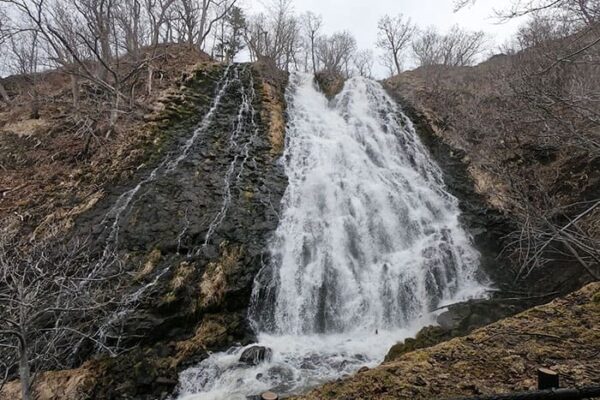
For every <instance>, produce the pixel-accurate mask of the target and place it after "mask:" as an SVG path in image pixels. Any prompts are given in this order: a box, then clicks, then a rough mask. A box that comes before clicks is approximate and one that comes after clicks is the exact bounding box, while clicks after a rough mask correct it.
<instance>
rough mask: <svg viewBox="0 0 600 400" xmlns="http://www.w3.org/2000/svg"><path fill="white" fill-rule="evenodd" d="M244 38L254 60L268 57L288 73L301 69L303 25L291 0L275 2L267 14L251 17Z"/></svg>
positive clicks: (277, 0)
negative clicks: (291, 70)
mask: <svg viewBox="0 0 600 400" xmlns="http://www.w3.org/2000/svg"><path fill="white" fill-rule="evenodd" d="M244 36H245V39H246V44H247V45H248V48H249V50H250V54H251V56H252V58H253V59H254V60H257V59H261V58H263V59H264V58H266V59H268V60H270V61H271V62H273V63H274V64H275V65H276V66H277V67H279V68H280V69H283V70H286V71H289V70H290V69H292V68H294V67H296V66H298V64H299V63H298V59H297V56H298V54H299V53H300V50H301V45H302V43H301V22H300V20H299V18H298V17H297V16H296V15H295V14H294V10H293V7H292V1H291V0H273V2H272V3H271V4H270V6H269V7H268V8H267V12H266V14H258V15H255V16H253V17H251V18H250V21H249V23H248V25H247V28H246V32H245V35H244Z"/></svg>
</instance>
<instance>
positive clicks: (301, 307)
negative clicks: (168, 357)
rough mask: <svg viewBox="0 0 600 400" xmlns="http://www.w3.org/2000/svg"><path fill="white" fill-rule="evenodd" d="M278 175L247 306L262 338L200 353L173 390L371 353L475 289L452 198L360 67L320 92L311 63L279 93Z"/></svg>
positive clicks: (347, 365) (271, 377) (330, 376)
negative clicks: (335, 90)
mask: <svg viewBox="0 0 600 400" xmlns="http://www.w3.org/2000/svg"><path fill="white" fill-rule="evenodd" d="M286 97H287V99H286V100H287V103H288V126H287V131H286V150H285V153H284V155H283V159H282V162H283V163H284V165H285V170H286V174H287V176H288V179H289V186H288V188H287V190H286V193H285V195H284V198H283V200H282V207H281V210H282V211H281V219H280V223H279V226H278V228H277V231H276V232H275V234H274V236H273V238H272V240H271V243H270V254H271V259H270V260H269V262H267V263H266V264H265V265H264V267H263V268H262V270H261V272H260V273H259V274H258V276H257V277H256V280H255V283H254V289H253V295H252V300H251V305H250V309H249V315H248V318H249V320H250V321H251V323H252V324H253V327H254V329H255V331H256V332H257V336H258V343H257V344H255V345H253V346H264V347H266V348H268V349H270V352H267V356H266V359H265V360H264V361H263V362H260V363H258V365H248V364H247V363H246V364H245V363H243V362H240V356H241V354H242V353H243V352H244V351H245V350H247V349H248V348H249V347H251V346H246V347H233V348H231V349H229V350H228V351H227V352H222V353H215V354H212V355H211V356H210V357H209V358H208V359H206V360H204V361H203V362H201V363H200V364H198V365H196V366H194V367H192V368H189V369H187V370H185V371H183V372H182V373H181V374H180V379H179V385H178V389H177V395H178V396H179V398H180V399H188V400H189V399H215V400H217V399H228V400H231V399H246V397H247V396H251V395H258V394H260V393H262V392H264V391H267V390H272V391H275V392H278V393H281V394H290V393H300V392H302V391H304V390H307V389H308V388H310V387H314V386H316V385H318V384H321V383H324V382H326V381H330V380H334V379H337V378H340V377H343V376H344V375H347V374H351V373H354V372H356V371H357V370H358V369H360V368H361V367H363V366H367V367H373V366H375V365H377V364H379V363H380V362H381V361H382V360H383V358H384V356H385V354H386V353H387V351H388V350H389V348H390V347H391V346H392V345H393V344H395V343H396V342H398V341H401V340H403V339H405V338H406V337H410V336H413V335H414V334H416V332H417V331H418V330H419V329H420V328H422V327H423V326H426V325H428V324H431V323H433V322H434V320H435V316H434V315H433V314H432V313H431V311H430V310H433V309H435V308H437V307H439V306H440V305H443V304H448V303H451V302H455V301H459V300H463V299H467V298H473V297H481V296H482V295H483V293H484V290H485V283H486V282H487V281H486V279H485V277H484V276H483V274H481V273H480V272H479V271H478V268H479V254H478V252H477V251H476V250H475V249H474V248H473V247H472V244H471V242H470V238H469V235H468V234H467V232H466V231H465V230H464V228H463V227H462V226H461V224H460V222H459V215H460V212H459V208H458V202H457V200H456V199H455V198H454V197H453V196H452V195H450V194H449V193H448V192H447V191H446V190H445V187H444V183H443V180H442V173H441V171H440V169H439V167H438V166H437V165H436V164H435V163H434V162H433V160H432V159H431V158H430V156H429V155H428V153H427V151H426V149H425V148H424V146H423V145H422V143H421V142H420V140H419V138H418V135H417V134H416V132H415V130H414V128H413V126H412V123H411V121H410V120H409V119H408V118H406V117H405V116H404V114H403V113H402V111H401V109H400V108H399V107H398V106H397V105H396V104H395V102H394V101H393V100H392V99H391V98H390V97H389V96H388V95H387V94H386V92H385V90H384V89H383V87H382V86H381V85H380V84H379V83H377V82H375V81H372V80H368V79H365V78H352V79H350V80H348V81H347V82H346V84H345V86H344V89H343V91H342V92H341V93H340V94H338V95H337V96H336V97H335V98H334V99H333V100H331V101H330V100H328V99H327V98H326V97H325V96H324V95H323V94H322V93H321V92H320V91H319V90H318V88H317V87H316V85H315V83H314V80H313V78H312V76H310V75H306V74H292V75H291V77H290V84H289V87H288V89H287V93H286Z"/></svg>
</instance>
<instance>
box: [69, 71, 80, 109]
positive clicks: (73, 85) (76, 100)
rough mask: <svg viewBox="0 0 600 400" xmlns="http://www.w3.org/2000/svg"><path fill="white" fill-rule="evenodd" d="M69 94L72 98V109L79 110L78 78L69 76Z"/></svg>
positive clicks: (72, 75)
mask: <svg viewBox="0 0 600 400" xmlns="http://www.w3.org/2000/svg"><path fill="white" fill-rule="evenodd" d="M71 94H72V96H73V108H74V109H76V110H77V109H78V108H79V78H78V77H77V76H76V75H74V74H71Z"/></svg>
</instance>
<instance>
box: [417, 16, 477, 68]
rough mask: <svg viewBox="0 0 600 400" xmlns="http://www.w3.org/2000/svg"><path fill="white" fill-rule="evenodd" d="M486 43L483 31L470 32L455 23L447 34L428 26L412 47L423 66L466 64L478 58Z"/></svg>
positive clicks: (470, 63)
mask: <svg viewBox="0 0 600 400" xmlns="http://www.w3.org/2000/svg"><path fill="white" fill-rule="evenodd" d="M485 44H486V38H485V34H484V33H483V32H468V31H465V30H463V29H461V28H460V27H458V26H456V25H455V26H454V27H452V28H451V29H450V31H449V32H448V33H447V34H445V35H442V34H440V33H439V32H438V31H437V29H435V28H432V27H430V28H427V29H426V30H424V31H422V32H420V34H419V35H418V36H417V38H416V39H415V40H414V41H413V45H412V47H413V52H414V54H415V56H416V58H417V62H418V63H419V65H421V66H428V65H446V66H466V65H472V64H473V63H474V62H475V61H476V60H477V57H478V56H479V55H480V54H481V53H482V52H483V51H484V48H485Z"/></svg>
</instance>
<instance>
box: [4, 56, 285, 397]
mask: <svg viewBox="0 0 600 400" xmlns="http://www.w3.org/2000/svg"><path fill="white" fill-rule="evenodd" d="M280 79H283V78H282V77H281V76H278V77H275V78H272V77H271V78H269V80H268V82H267V80H266V79H263V76H262V75H261V71H260V70H259V69H256V68H254V67H253V66H252V65H250V64H244V65H232V66H229V67H228V66H224V65H220V64H214V63H206V64H203V65H201V66H200V67H199V68H198V69H196V70H195V71H193V72H191V73H187V74H185V75H184V77H183V78H182V80H181V86H180V88H179V90H178V91H177V92H174V93H172V94H171V95H170V96H169V97H168V98H165V99H164V104H165V107H164V108H163V109H162V110H161V111H159V112H157V113H155V114H153V115H151V116H148V118H147V119H148V123H149V124H150V125H151V132H152V134H153V135H154V140H153V143H154V144H153V145H152V147H151V151H148V152H147V153H145V157H144V162H143V163H142V164H141V165H139V167H138V169H137V171H136V172H135V173H134V174H133V176H131V177H130V178H129V179H128V180H126V182H128V183H125V184H122V185H115V186H107V187H106V188H105V192H104V195H103V196H102V198H98V199H95V201H94V202H93V203H91V202H90V206H89V207H86V208H84V209H82V210H81V211H80V212H78V213H73V221H74V224H73V229H72V230H71V234H72V235H76V236H82V237H93V238H94V241H93V248H92V256H93V257H97V258H101V257H106V254H110V255H111V256H114V257H116V258H117V259H118V260H119V262H118V266H119V268H121V270H120V271H119V274H122V275H126V276H130V277H131V279H128V280H127V282H126V283H125V284H123V283H122V282H121V284H120V285H119V287H118V288H117V289H115V290H118V294H117V295H118V296H119V297H121V298H125V299H127V301H125V302H124V303H123V304H122V305H120V308H118V309H115V318H114V319H113V320H112V321H108V324H107V321H97V322H98V323H99V324H107V325H106V326H104V327H103V329H105V330H106V332H108V333H109V335H108V337H109V338H110V337H114V338H116V337H119V336H120V337H121V339H119V340H118V341H115V340H112V341H111V339H108V343H107V345H108V346H109V347H110V346H118V349H119V351H122V350H125V349H127V348H133V350H130V351H126V352H124V353H123V354H122V355H120V356H118V357H115V358H100V359H98V360H92V361H89V362H87V363H85V364H83V365H81V367H79V368H77V369H74V370H71V371H61V372H48V373H45V374H43V377H42V378H41V380H40V381H39V382H40V383H39V385H38V386H37V387H36V389H35V390H36V392H37V394H38V398H40V399H59V398H60V399H82V398H86V399H87V398H102V399H108V398H136V399H138V398H141V399H143V398H153V399H154V398H164V397H165V396H166V394H167V393H169V392H171V391H172V390H173V388H174V386H175V384H176V383H177V372H178V371H179V370H180V369H181V368H184V367H186V366H189V365H191V364H193V363H196V362H199V361H201V360H202V359H204V358H205V357H206V356H207V351H209V350H221V349H225V348H227V347H229V346H231V345H232V344H233V343H234V342H238V343H249V342H250V341H251V340H252V331H251V330H250V329H249V327H248V325H247V323H246V321H245V315H246V307H247V306H248V304H249V300H250V295H251V290H252V283H253V281H254V277H255V275H256V274H257V272H258V271H259V270H260V268H261V267H262V265H263V263H264V262H267V259H268V253H267V248H266V245H267V241H268V239H269V237H270V234H271V232H273V231H274V230H275V228H276V227H277V223H278V207H279V203H280V199H281V197H282V195H283V192H284V191H285V188H286V185H287V181H286V177H285V174H284V172H283V168H282V166H281V165H280V164H279V163H278V158H279V156H280V155H281V152H282V144H283V140H284V138H283V130H282V129H283V121H284V117H283V110H284V104H282V103H279V99H280V98H282V95H281V96H279V95H278V90H279V88H281V87H283V86H284V85H285V83H282V82H280V81H279V80H280ZM265 99H268V102H266V101H265ZM115 265H116V264H115ZM115 322H116V323H115ZM92 347H93V346H92ZM82 348H88V349H89V348H90V346H87V347H86V346H83V347H82ZM92 355H93V353H89V354H80V355H79V357H80V358H86V357H90V356H92ZM79 377H83V378H79ZM84 378H85V379H84ZM61 382H67V383H68V384H62V383H61ZM15 384H16V383H15ZM61 387H64V388H66V389H68V390H67V391H66V392H65V391H63V389H61ZM48 388H52V389H48ZM13 389H14V384H13V385H9V386H8V387H7V388H6V389H4V391H3V392H2V395H0V398H13V397H11V396H12V395H13V394H14V393H16V392H14V390H13ZM66 389H65V390H66ZM6 396H8V397H6Z"/></svg>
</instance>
